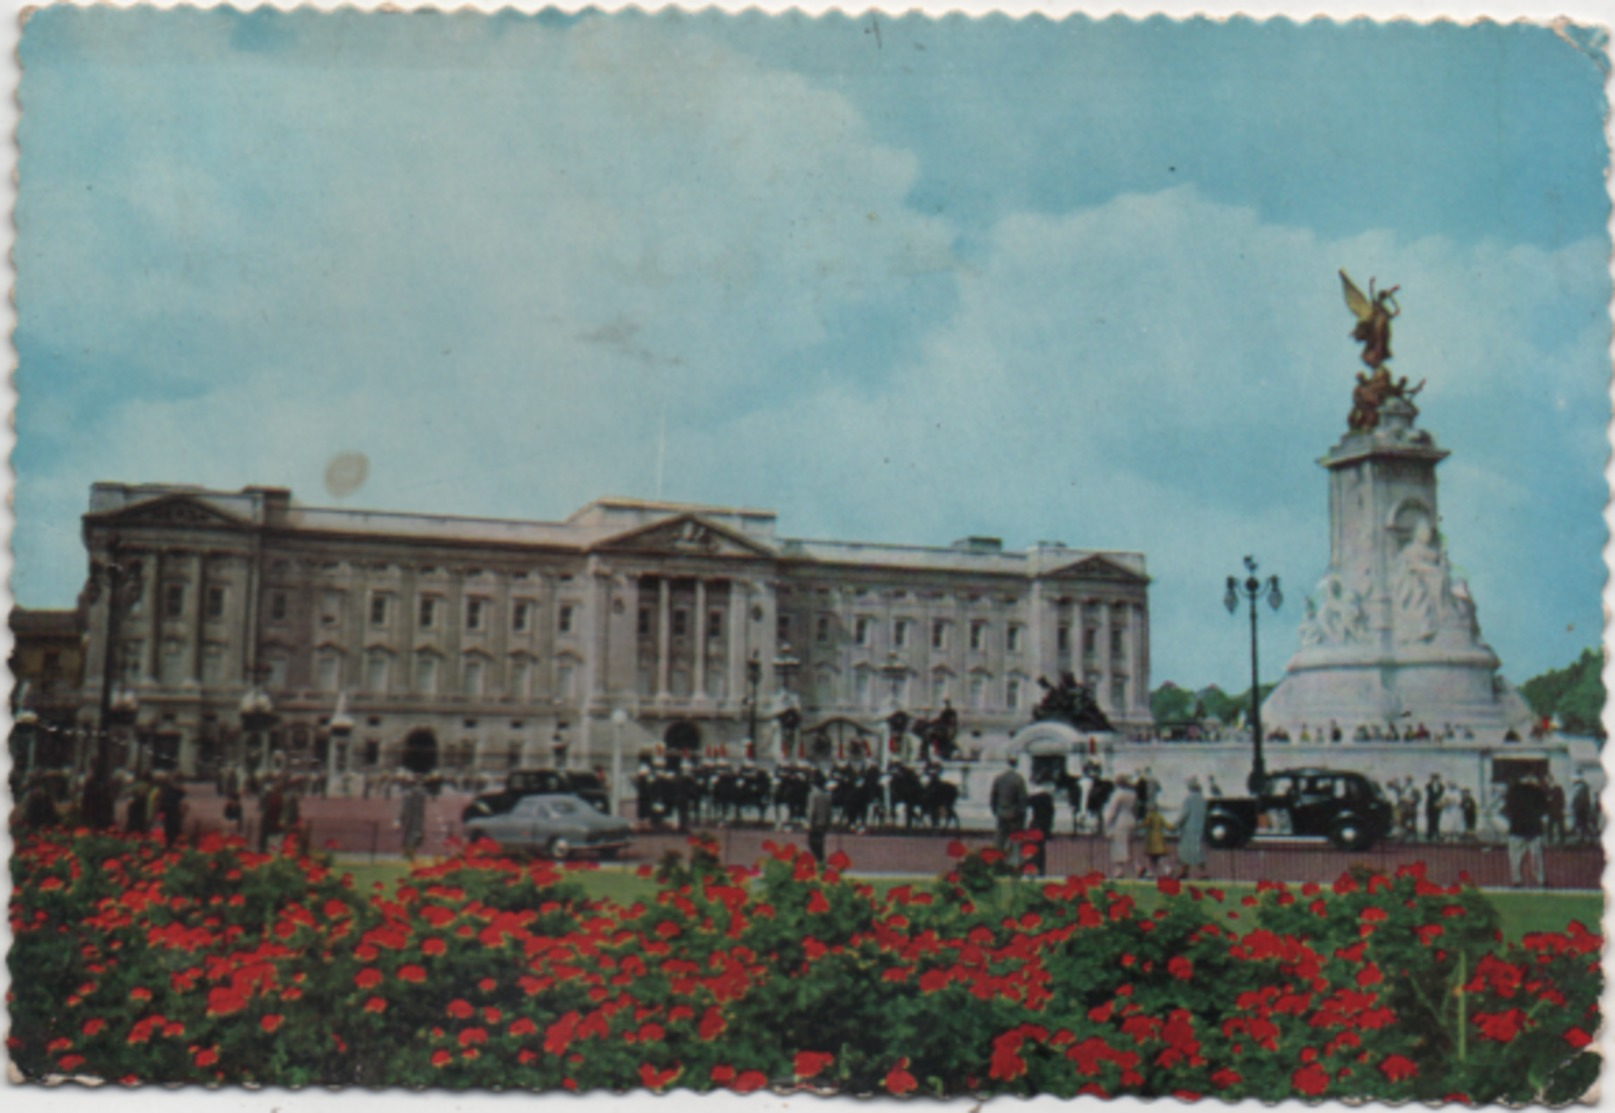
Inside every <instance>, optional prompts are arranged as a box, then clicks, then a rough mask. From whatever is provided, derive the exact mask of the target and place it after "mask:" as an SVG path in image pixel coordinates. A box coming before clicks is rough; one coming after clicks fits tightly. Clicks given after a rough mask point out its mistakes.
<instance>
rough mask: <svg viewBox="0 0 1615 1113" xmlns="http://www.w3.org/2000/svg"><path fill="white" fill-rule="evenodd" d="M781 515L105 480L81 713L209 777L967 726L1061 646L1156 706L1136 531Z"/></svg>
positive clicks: (1012, 707)
mask: <svg viewBox="0 0 1615 1113" xmlns="http://www.w3.org/2000/svg"><path fill="white" fill-rule="evenodd" d="M775 525H776V515H775V513H774V512H773V511H769V510H745V509H736V508H728V507H711V506H693V505H681V504H671V503H663V502H646V501H636V500H629V499H616V498H608V499H600V500H598V501H595V502H591V503H590V504H588V505H587V506H585V507H583V508H582V509H581V510H579V511H577V512H576V513H575V514H573V515H572V516H571V517H569V518H567V519H566V520H565V521H561V522H536V521H535V522H529V521H509V520H501V519H491V518H460V517H450V516H444V515H434V514H404V513H390V512H387V513H384V512H378V511H366V510H349V509H337V508H324V507H309V506H303V505H301V504H299V503H298V502H296V501H294V500H293V498H292V496H291V492H290V491H287V490H284V489H278V488H266V487H248V488H245V489H243V490H240V491H215V490H206V489H202V488H196V487H180V486H167V485H128V484H120V483H98V484H96V485H95V486H94V487H93V488H92V490H91V493H90V508H89V512H88V513H87V514H85V515H84V519H83V531H84V542H85V546H86V548H87V550H88V555H89V569H90V570H89V578H88V581H87V583H86V587H85V592H84V596H83V599H82V600H81V606H82V608H83V610H84V613H85V615H86V616H87V629H88V644H87V647H86V654H85V665H84V681H83V689H82V692H83V695H82V699H81V703H80V723H81V725H82V727H83V728H84V729H85V730H87V731H89V730H96V729H102V728H103V727H107V728H110V730H111V732H112V735H113V738H114V740H115V745H114V747H113V750H112V752H113V753H114V754H117V755H120V756H119V758H118V760H120V761H128V760H130V758H131V755H133V754H136V753H141V754H144V755H146V760H148V761H150V762H152V763H153V764H156V765H158V766H159V767H164V766H166V767H177V768H178V769H180V770H181V771H182V772H183V773H185V774H187V775H206V774H209V773H211V772H215V771H217V770H218V769H219V768H221V767H222V766H223V765H225V764H229V763H251V762H257V761H267V759H268V758H271V757H272V758H273V759H274V761H275V763H276V764H277V766H279V767H285V765H286V764H287V763H292V764H299V763H300V764H301V765H302V766H304V767H306V768H308V769H311V770H322V771H324V772H325V773H327V774H328V775H337V774H340V773H375V772H382V773H384V772H390V771H396V770H398V769H400V768H407V769H410V770H414V771H417V772H426V771H434V770H435V771H440V772H443V773H444V774H445V775H456V774H457V775H466V776H470V775H477V774H484V775H495V776H496V775H498V774H501V773H503V772H504V771H506V770H508V769H510V768H513V767H517V766H522V767H531V766H544V765H548V764H551V763H552V762H556V761H565V762H568V763H570V764H574V765H589V766H594V765H599V764H603V762H604V760H605V756H606V755H607V754H608V753H611V752H612V751H613V750H614V749H618V748H619V747H620V748H621V749H618V752H619V753H620V752H622V751H623V750H626V752H628V753H629V754H631V755H632V754H639V753H643V752H644V751H645V749H647V748H653V747H662V748H663V749H664V750H665V751H667V752H674V753H677V752H683V753H697V754H712V753H715V752H716V753H723V754H727V755H728V756H731V757H740V756H746V755H749V754H752V753H755V756H757V757H758V758H760V759H763V760H770V759H778V758H780V757H781V756H786V757H790V756H799V755H802V754H804V753H805V745H804V743H803V742H802V739H803V738H805V737H808V736H812V737H814V738H817V739H819V740H820V741H821V742H822V741H823V740H824V739H825V738H827V737H828V736H829V734H828V732H830V731H832V730H833V729H846V730H851V731H853V732H854V733H857V732H859V731H863V730H870V731H873V729H875V728H877V727H878V724H880V723H881V722H883V721H885V720H886V719H887V718H888V717H889V716H891V715H892V714H893V712H894V711H902V712H903V713H905V714H906V715H909V716H911V717H914V718H921V717H931V716H937V715H941V714H942V713H943V712H944V710H945V709H950V708H951V709H952V711H953V713H954V714H955V715H956V716H957V722H958V726H959V730H958V737H959V739H960V742H961V745H962V746H963V747H964V749H965V750H967V751H968V749H969V748H970V742H971V740H972V739H988V738H992V737H1001V736H1004V735H1007V734H1008V733H1010V732H1012V731H1013V730H1015V729H1017V728H1018V727H1020V726H1023V725H1024V724H1026V723H1027V722H1028V721H1029V720H1030V716H1031V709H1032V708H1033V706H1034V705H1035V704H1036V703H1037V701H1038V699H1039V697H1040V694H1041V693H1040V690H1039V685H1038V681H1039V679H1040V678H1045V677H1046V678H1047V679H1048V680H1050V681H1054V680H1056V679H1057V678H1058V677H1059V676H1060V674H1062V673H1065V672H1071V673H1073V674H1074V675H1075V676H1076V677H1077V679H1078V680H1080V681H1082V682H1083V683H1084V684H1085V685H1086V686H1087V687H1088V688H1089V689H1090V690H1091V691H1092V693H1093V694H1094V695H1095V696H1096V698H1097V699H1098V702H1099V704H1100V706H1101V707H1102V708H1103V709H1104V710H1105V711H1106V712H1107V714H1108V715H1109V716H1110V718H1111V720H1112V721H1113V722H1114V723H1115V725H1116V727H1117V728H1118V729H1119V730H1127V729H1130V728H1143V727H1146V726H1147V725H1148V724H1149V722H1150V718H1149V603H1148V588H1149V578H1148V576H1147V575H1146V573H1145V565H1144V558H1143V556H1142V555H1141V554H1138V553H1129V552H1108V551H1107V552H1100V551H1092V550H1084V549H1078V548H1070V547H1067V546H1065V545H1064V544H1059V543H1048V542H1044V543H1040V544H1038V545H1035V546H1033V547H1032V548H1030V549H1027V550H1024V551H1007V550H1005V549H1004V547H1003V545H1002V544H1001V543H1000V542H999V541H998V540H997V539H995V538H986V537H970V538H966V539H964V540H961V541H957V542H955V543H954V544H952V545H948V546H936V547H927V546H915V545H897V544H881V543H866V542H852V541H815V540H799V539H793V538H785V537H780V536H778V534H777V533H776V529H775ZM782 724H786V725H782ZM787 726H788V729H787ZM793 743H795V745H796V747H797V748H796V749H795V751H794V752H793V750H792V745H793Z"/></svg>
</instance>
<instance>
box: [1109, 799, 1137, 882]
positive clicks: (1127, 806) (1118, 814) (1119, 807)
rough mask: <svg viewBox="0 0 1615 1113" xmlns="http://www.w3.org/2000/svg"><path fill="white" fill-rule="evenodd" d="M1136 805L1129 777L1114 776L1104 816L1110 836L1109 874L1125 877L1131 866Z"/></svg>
mask: <svg viewBox="0 0 1615 1113" xmlns="http://www.w3.org/2000/svg"><path fill="white" fill-rule="evenodd" d="M1137 806H1138V793H1136V792H1135V791H1133V781H1132V778H1130V777H1117V778H1116V791H1115V792H1113V793H1112V794H1111V797H1110V814H1109V815H1107V816H1106V817H1105V830H1106V832H1107V833H1108V834H1109V836H1110V875H1111V876H1112V877H1117V878H1120V877H1125V876H1126V875H1127V874H1128V873H1129V872H1131V870H1132V867H1133V828H1134V827H1135V826H1136V825H1137V822H1138V821H1137V820H1136V819H1135V818H1134V811H1133V809H1134V808H1135V807H1137Z"/></svg>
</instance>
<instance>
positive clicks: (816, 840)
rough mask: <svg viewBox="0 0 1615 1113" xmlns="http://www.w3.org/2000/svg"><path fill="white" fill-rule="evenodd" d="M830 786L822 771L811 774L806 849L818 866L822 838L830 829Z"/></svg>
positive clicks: (822, 857) (820, 858)
mask: <svg viewBox="0 0 1615 1113" xmlns="http://www.w3.org/2000/svg"><path fill="white" fill-rule="evenodd" d="M831 802H832V801H831V797H830V786H829V785H828V784H827V783H826V782H825V778H824V774H823V773H815V774H814V776H813V789H812V791H810V792H809V793H808V799H807V825H808V849H809V850H811V851H812V852H813V858H814V860H815V861H816V862H818V863H819V865H820V866H823V865H824V838H825V836H826V835H827V834H829V831H830V817H831V814H832V808H831Z"/></svg>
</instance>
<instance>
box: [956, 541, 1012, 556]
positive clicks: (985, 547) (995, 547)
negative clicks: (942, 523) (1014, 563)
mask: <svg viewBox="0 0 1615 1113" xmlns="http://www.w3.org/2000/svg"><path fill="white" fill-rule="evenodd" d="M953 547H954V548H955V549H958V550H959V551H960V552H965V553H1001V552H1003V551H1004V539H1003V538H1001V537H961V538H959V540H957V541H955V542H954V543H953Z"/></svg>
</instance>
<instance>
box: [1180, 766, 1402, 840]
mask: <svg viewBox="0 0 1615 1113" xmlns="http://www.w3.org/2000/svg"><path fill="white" fill-rule="evenodd" d="M1393 815H1394V809H1393V808H1392V806H1391V802H1390V801H1389V800H1387V799H1386V798H1385V794H1384V793H1383V792H1381V791H1380V787H1379V785H1378V784H1376V783H1374V781H1372V780H1370V779H1369V778H1368V777H1365V776H1363V775H1362V774H1361V773H1345V772H1341V771H1340V770H1336V769H1288V770H1285V771H1283V772H1279V773H1270V774H1268V776H1267V782H1266V784H1265V785H1264V787H1263V791H1262V793H1261V794H1260V795H1259V796H1246V797H1232V798H1224V799H1218V800H1212V801H1210V802H1209V804H1208V806H1207V808H1206V841H1207V842H1208V843H1210V844H1211V845H1212V846H1216V847H1225V848H1232V847H1239V846H1244V845H1245V844H1246V843H1248V842H1250V841H1251V840H1252V839H1253V838H1256V837H1258V836H1264V837H1265V836H1272V837H1280V838H1326V839H1328V840H1329V841H1330V842H1332V843H1334V844H1335V845H1336V846H1337V847H1339V848H1340V849H1342V850H1367V849H1368V848H1369V847H1371V846H1373V845H1374V844H1375V843H1377V842H1378V841H1379V840H1380V839H1382V838H1384V837H1385V835H1386V834H1387V833H1388V832H1389V831H1390V829H1391V822H1392V818H1393Z"/></svg>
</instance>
